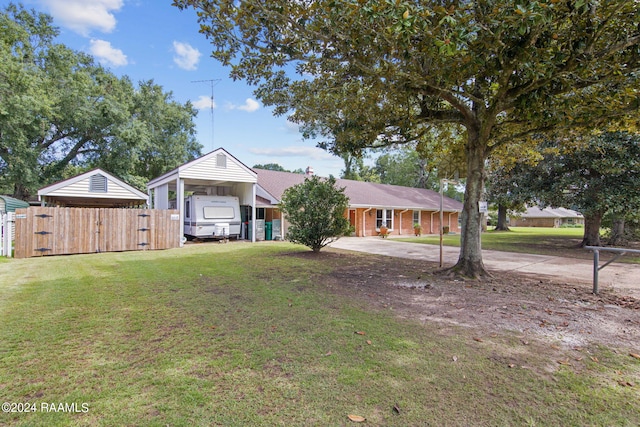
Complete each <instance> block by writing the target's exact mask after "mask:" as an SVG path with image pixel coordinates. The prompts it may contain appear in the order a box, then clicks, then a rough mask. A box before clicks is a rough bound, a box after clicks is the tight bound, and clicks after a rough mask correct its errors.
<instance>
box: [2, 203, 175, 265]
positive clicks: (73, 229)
mask: <svg viewBox="0 0 640 427" xmlns="http://www.w3.org/2000/svg"><path fill="white" fill-rule="evenodd" d="M181 238H182V233H181V228H180V223H179V221H178V211H176V210H152V209H107V208H53V207H31V208H28V209H17V210H16V236H15V257H16V258H27V257H33V256H43V255H66V254H81V253H94V252H119V251H136V250H149V249H151V250H153V249H168V248H176V247H178V246H180V239H181Z"/></svg>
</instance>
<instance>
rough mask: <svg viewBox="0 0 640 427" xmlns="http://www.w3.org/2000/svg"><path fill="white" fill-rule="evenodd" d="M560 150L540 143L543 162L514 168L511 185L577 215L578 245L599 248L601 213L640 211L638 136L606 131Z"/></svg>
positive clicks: (626, 214)
mask: <svg viewBox="0 0 640 427" xmlns="http://www.w3.org/2000/svg"><path fill="white" fill-rule="evenodd" d="M559 145H560V144H558V143H557V142H556V141H545V142H543V143H542V144H541V148H540V151H541V152H542V153H544V155H543V158H542V160H541V161H540V162H538V163H537V164H535V165H526V164H523V165H520V167H518V168H515V169H514V170H513V173H512V174H511V176H512V178H513V182H512V183H513V184H514V186H515V187H518V188H519V189H520V190H519V191H521V192H523V193H528V194H530V195H532V197H533V196H534V195H535V198H536V199H537V200H538V201H539V202H541V203H542V204H543V205H550V206H554V207H569V208H572V209H576V210H578V211H580V212H581V213H582V214H583V215H584V217H585V232H584V238H583V241H582V245H593V246H600V233H599V232H600V225H601V222H602V219H603V217H604V216H605V215H606V214H610V215H613V216H614V217H617V218H625V217H629V218H631V217H632V215H634V214H635V212H637V211H639V210H640V135H638V134H634V133H629V132H605V133H602V134H597V135H593V136H586V137H584V138H576V139H573V140H572V141H571V142H568V143H566V144H564V146H563V147H562V148H558V146H559Z"/></svg>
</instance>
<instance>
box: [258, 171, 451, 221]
mask: <svg viewBox="0 0 640 427" xmlns="http://www.w3.org/2000/svg"><path fill="white" fill-rule="evenodd" d="M254 170H255V172H256V173H257V174H258V186H259V187H261V188H262V189H263V190H264V191H266V192H267V193H269V194H270V195H271V196H273V198H274V199H276V200H280V199H281V198H282V193H284V191H285V190H286V189H287V188H289V187H292V186H294V185H297V184H300V183H302V182H303V181H304V180H305V178H306V177H307V176H306V175H302V174H296V173H290V172H278V171H271V170H265V169H254ZM336 185H337V186H338V187H339V188H344V189H345V191H344V192H345V194H346V196H347V197H349V205H350V206H351V207H365V208H369V207H377V208H394V209H415V210H430V211H438V210H440V193H438V192H436V191H433V190H426V189H423V188H411V187H403V186H400V185H389V184H378V183H374V182H363V181H352V180H349V179H338V180H336ZM444 210H445V211H449V212H453V211H462V203H460V202H458V201H457V200H454V199H451V198H449V197H446V196H445V197H444Z"/></svg>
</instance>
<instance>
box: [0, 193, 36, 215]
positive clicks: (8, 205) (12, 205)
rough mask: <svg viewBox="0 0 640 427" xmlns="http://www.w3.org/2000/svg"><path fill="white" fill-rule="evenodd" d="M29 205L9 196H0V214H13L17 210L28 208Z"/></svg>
mask: <svg viewBox="0 0 640 427" xmlns="http://www.w3.org/2000/svg"><path fill="white" fill-rule="evenodd" d="M28 207H29V203H28V202H25V201H24V200H19V199H14V198H13V197H9V196H0V214H4V213H7V212H15V211H16V209H19V208H28Z"/></svg>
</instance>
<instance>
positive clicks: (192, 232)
mask: <svg viewBox="0 0 640 427" xmlns="http://www.w3.org/2000/svg"><path fill="white" fill-rule="evenodd" d="M240 223H241V221H240V202H239V199H238V198H237V197H233V196H189V197H186V198H185V199H184V234H185V235H187V236H189V237H200V238H215V239H228V238H229V237H235V238H236V239H237V238H238V237H239V236H240Z"/></svg>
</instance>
